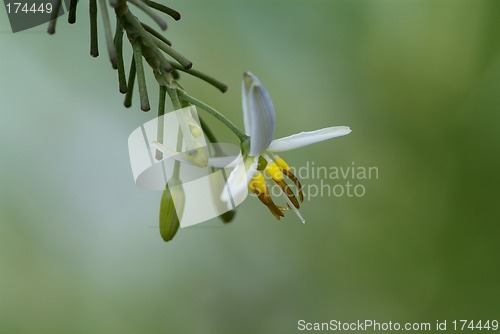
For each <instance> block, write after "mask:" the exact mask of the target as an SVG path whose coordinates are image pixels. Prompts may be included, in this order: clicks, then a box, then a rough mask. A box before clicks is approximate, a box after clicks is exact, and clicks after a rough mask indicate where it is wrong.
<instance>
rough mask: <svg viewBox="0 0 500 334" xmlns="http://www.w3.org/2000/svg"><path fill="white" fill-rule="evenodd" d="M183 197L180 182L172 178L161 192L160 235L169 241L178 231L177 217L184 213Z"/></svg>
mask: <svg viewBox="0 0 500 334" xmlns="http://www.w3.org/2000/svg"><path fill="white" fill-rule="evenodd" d="M184 202H185V195H184V190H183V189H182V186H181V185H180V181H179V180H178V179H176V178H172V179H171V180H170V181H169V182H168V183H167V185H166V186H165V190H164V191H163V195H162V197H161V203H160V234H161V237H162V238H163V240H165V241H170V240H172V238H173V237H174V236H175V234H176V233H177V230H178V229H179V217H182V212H183V211H184Z"/></svg>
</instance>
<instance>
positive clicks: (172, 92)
mask: <svg viewBox="0 0 500 334" xmlns="http://www.w3.org/2000/svg"><path fill="white" fill-rule="evenodd" d="M165 88H166V90H167V93H168V96H169V97H170V100H171V101H172V105H173V107H174V110H178V109H182V105H181V101H180V100H179V90H178V89H177V88H176V87H172V86H166V87H165ZM177 131H178V133H177V147H176V148H175V150H176V151H177V152H180V151H181V150H182V131H181V129H180V127H179V129H177ZM180 168H181V163H180V161H178V160H175V161H174V171H173V177H174V178H179V173H180Z"/></svg>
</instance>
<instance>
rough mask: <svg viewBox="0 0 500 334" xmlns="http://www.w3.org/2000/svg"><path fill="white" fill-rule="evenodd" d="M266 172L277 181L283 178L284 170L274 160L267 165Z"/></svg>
mask: <svg viewBox="0 0 500 334" xmlns="http://www.w3.org/2000/svg"><path fill="white" fill-rule="evenodd" d="M266 173H267V175H269V176H270V177H272V178H273V180H274V181H276V182H279V181H282V180H283V172H282V171H281V168H279V167H278V165H277V164H276V163H274V162H271V163H270V164H268V165H267V166H266Z"/></svg>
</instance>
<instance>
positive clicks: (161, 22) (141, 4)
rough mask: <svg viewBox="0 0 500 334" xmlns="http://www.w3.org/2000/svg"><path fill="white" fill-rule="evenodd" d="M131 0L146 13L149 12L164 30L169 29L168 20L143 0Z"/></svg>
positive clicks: (130, 0)
mask: <svg viewBox="0 0 500 334" xmlns="http://www.w3.org/2000/svg"><path fill="white" fill-rule="evenodd" d="M128 1H129V2H131V3H133V4H134V5H136V6H137V7H138V8H139V9H141V10H142V11H143V12H144V13H146V14H148V15H149V16H150V17H151V18H152V19H153V20H154V21H155V22H156V23H157V24H158V25H159V26H160V28H161V29H162V30H167V22H165V20H164V19H162V18H161V17H160V16H159V15H158V14H156V13H155V12H154V11H153V10H152V9H151V8H149V7H148V6H147V5H146V4H145V3H144V2H143V1H142V0H128Z"/></svg>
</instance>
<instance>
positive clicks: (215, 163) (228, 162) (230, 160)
mask: <svg viewBox="0 0 500 334" xmlns="http://www.w3.org/2000/svg"><path fill="white" fill-rule="evenodd" d="M238 157H239V156H238V155H233V156H226V157H213V158H210V159H208V165H207V166H208V167H215V168H232V167H236V165H237V163H238V162H239V160H238Z"/></svg>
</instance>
